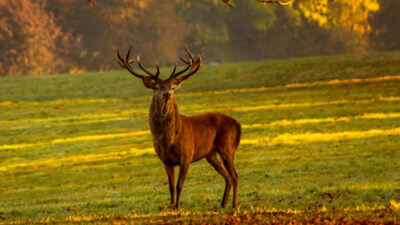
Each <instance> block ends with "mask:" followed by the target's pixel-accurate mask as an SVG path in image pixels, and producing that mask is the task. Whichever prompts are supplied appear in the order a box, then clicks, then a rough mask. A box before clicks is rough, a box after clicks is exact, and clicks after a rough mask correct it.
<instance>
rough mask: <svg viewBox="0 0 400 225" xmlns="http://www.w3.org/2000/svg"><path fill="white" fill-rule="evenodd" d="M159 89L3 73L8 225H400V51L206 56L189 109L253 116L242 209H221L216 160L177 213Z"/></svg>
mask: <svg viewBox="0 0 400 225" xmlns="http://www.w3.org/2000/svg"><path fill="white" fill-rule="evenodd" d="M162 72H164V75H166V74H169V73H170V69H169V68H162ZM151 95H152V92H151V91H149V90H148V89H145V88H144V87H143V85H142V83H141V82H140V81H139V80H138V79H136V78H134V77H132V76H131V75H128V73H127V72H124V71H110V72H98V73H90V72H88V73H84V74H80V75H58V76H38V77H8V78H1V79H0V109H1V110H0V193H1V194H0V223H23V222H44V223H46V222H54V223H74V222H93V223H100V222H105V223H109V222H113V221H114V222H115V221H116V222H119V223H125V222H127V221H135V220H137V221H142V222H143V221H144V222H146V223H150V222H155V223H157V222H166V223H168V222H170V223H175V222H179V221H186V222H193V221H198V222H199V221H200V222H199V223H201V222H207V221H208V222H212V223H214V222H215V223H219V222H221V221H225V222H226V221H227V222H228V223H242V222H249V223H250V222H251V221H253V222H254V221H264V222H274V221H275V222H276V221H286V222H287V219H288V218H289V219H291V220H293V221H295V222H296V221H303V222H304V221H305V222H306V223H307V222H309V223H314V222H315V221H314V220H308V219H307V218H308V217H309V215H310V217H312V218H313V219H316V218H317V219H318V218H319V219H320V220H319V221H320V222H321V221H322V222H321V223H323V218H324V216H325V217H326V218H328V217H332V218H333V217H334V218H336V220H334V221H336V222H338V221H343V218H347V219H348V220H350V221H351V220H360V221H362V220H366V219H368V220H369V221H375V222H376V221H383V222H390V221H391V222H396V221H397V223H399V220H398V218H399V216H400V213H399V210H400V152H399V147H400V52H390V53H377V54H371V55H345V56H330V57H315V58H305V59H291V60H279V61H265V62H249V63H236V64H222V65H218V66H207V65H204V66H203V67H202V68H201V69H200V72H198V74H196V75H195V76H193V77H192V78H191V79H189V80H188V81H187V82H186V83H185V84H184V85H183V87H182V88H181V89H180V90H178V91H177V94H176V99H177V102H178V106H179V109H180V112H181V113H183V114H185V115H194V114H199V113H202V112H207V111H219V112H222V113H226V114H228V115H231V116H233V117H235V118H237V119H238V120H239V121H240V122H241V123H242V126H243V136H242V144H241V145H240V147H239V149H238V151H237V153H236V167H237V170H238V174H239V204H240V208H239V209H238V210H237V211H236V212H233V210H232V209H226V210H221V209H219V208H218V206H219V202H220V200H221V197H222V194H223V188H224V181H223V179H222V177H220V176H219V175H218V174H217V173H216V172H215V171H214V169H212V167H211V166H210V165H208V164H207V162H206V161H204V160H203V161H200V162H197V163H194V164H192V165H191V167H190V168H189V175H188V178H187V180H186V182H185V186H184V190H183V196H182V209H181V211H179V212H169V209H168V207H167V205H168V202H169V191H168V187H167V176H166V173H165V171H164V168H163V166H162V164H161V163H160V161H159V159H158V158H157V157H156V156H155V153H154V150H153V149H152V141H151V140H152V139H151V135H150V133H149V128H148V122H147V112H148V107H149V104H150V99H151ZM230 205H231V202H230ZM344 215H346V216H344ZM321 218H322V219H321ZM315 223H316V222H315Z"/></svg>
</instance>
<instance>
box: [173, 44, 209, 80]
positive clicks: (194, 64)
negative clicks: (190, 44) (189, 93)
mask: <svg viewBox="0 0 400 225" xmlns="http://www.w3.org/2000/svg"><path fill="white" fill-rule="evenodd" d="M185 50H186V52H187V54H188V56H189V59H188V60H185V59H183V58H181V57H179V59H180V60H181V61H182V62H184V63H185V64H187V67H186V68H184V69H183V70H181V71H179V72H177V73H175V72H176V67H177V66H178V64H175V67H174V69H173V71H172V73H171V76H169V78H168V80H170V79H173V78H176V77H178V76H179V75H181V74H183V73H185V72H186V71H187V70H188V69H189V68H190V71H189V73H188V74H186V75H184V76H182V77H179V79H180V80H186V79H187V78H188V77H190V76H192V75H193V74H194V73H196V72H197V70H199V68H200V65H201V61H202V53H201V52H200V53H199V58H198V59H197V60H196V61H195V60H194V59H193V54H192V53H191V52H190V50H189V49H188V48H187V47H186V46H185Z"/></svg>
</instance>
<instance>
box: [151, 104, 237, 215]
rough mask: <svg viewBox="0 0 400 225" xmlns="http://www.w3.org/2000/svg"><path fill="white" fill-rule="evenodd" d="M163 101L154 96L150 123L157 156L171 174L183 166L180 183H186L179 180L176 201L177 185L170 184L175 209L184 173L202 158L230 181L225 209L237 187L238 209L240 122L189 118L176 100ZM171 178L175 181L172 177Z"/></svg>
mask: <svg viewBox="0 0 400 225" xmlns="http://www.w3.org/2000/svg"><path fill="white" fill-rule="evenodd" d="M162 101H163V100H160V101H158V99H157V98H156V97H153V100H152V103H151V106H150V113H149V124H150V129H151V132H152V134H153V145H154V148H155V150H156V153H157V156H158V157H159V158H160V159H161V161H162V162H163V163H164V164H165V167H166V168H167V172H168V170H170V171H171V170H173V167H174V166H178V165H179V166H180V167H181V171H180V177H179V180H182V181H181V182H179V181H178V185H177V190H178V196H177V200H176V202H175V199H174V198H175V190H174V189H175V188H174V186H173V185H174V184H170V186H171V185H172V187H170V189H171V204H172V207H175V208H178V207H179V198H180V192H181V190H182V185H183V180H184V179H185V177H186V173H187V171H186V172H184V170H187V168H188V165H189V163H192V162H195V161H198V160H200V159H202V158H207V160H208V161H209V163H210V164H211V165H212V166H213V167H214V168H216V170H217V171H218V172H219V173H220V174H221V175H222V176H224V178H225V179H226V183H227V184H226V185H227V187H226V189H227V190H225V192H226V193H225V194H224V198H223V201H222V206H223V207H225V206H226V204H227V200H228V195H229V189H230V186H231V185H232V184H233V185H234V199H233V206H234V207H236V206H237V180H238V178H237V173H236V170H235V168H234V165H233V161H234V154H235V150H236V149H237V147H238V146H239V143H240V136H241V127H240V124H239V122H238V121H236V120H235V119H234V118H232V117H230V116H227V115H224V114H220V113H207V114H203V115H198V116H190V117H187V116H184V115H181V114H179V111H178V107H177V105H176V103H175V100H174V98H173V97H172V98H171V99H170V100H168V102H167V103H164V102H162ZM182 166H183V170H182ZM168 175H169V176H174V175H173V174H168ZM181 175H182V176H183V175H185V176H183V177H182V176H181ZM171 179H173V178H172V177H170V180H171ZM235 189H236V191H235ZM225 196H226V197H225Z"/></svg>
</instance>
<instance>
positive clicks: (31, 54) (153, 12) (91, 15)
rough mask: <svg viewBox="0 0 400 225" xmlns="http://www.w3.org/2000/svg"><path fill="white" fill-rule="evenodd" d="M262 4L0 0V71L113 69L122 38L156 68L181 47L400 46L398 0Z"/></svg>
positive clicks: (223, 56)
mask: <svg viewBox="0 0 400 225" xmlns="http://www.w3.org/2000/svg"><path fill="white" fill-rule="evenodd" d="M89 2H91V1H89ZM227 2H228V3H229V4H231V3H232V4H234V8H231V7H227V5H226V3H227ZM263 2H266V1H262V0H255V1H248V0H235V1H233V2H232V1H222V0H201V1H200V0H196V1H195V0H96V1H95V3H92V4H88V1H82V0H13V1H6V0H3V1H0V75H3V76H4V75H23V74H27V75H36V74H55V73H64V72H67V73H77V72H80V71H84V70H110V69H115V68H117V66H118V64H117V63H116V57H115V52H116V49H117V48H118V47H120V48H123V49H126V48H127V47H128V45H130V44H132V45H133V46H134V50H135V53H136V54H139V55H141V56H142V61H143V62H144V63H145V64H147V65H150V64H148V63H150V62H154V61H158V62H159V63H160V65H164V66H165V65H171V64H175V62H177V60H178V57H179V56H180V55H182V54H184V51H183V46H185V45H187V46H188V47H190V49H192V50H193V51H199V50H202V51H203V53H204V55H205V57H204V60H205V63H214V62H216V63H218V62H227V61H251V60H260V59H271V58H288V57H302V56H313V55H328V54H341V53H353V52H358V53H368V52H371V51H381V50H384V51H387V50H398V49H400V38H399V37H400V14H399V13H398V12H399V11H400V1H398V0H352V1H348V0H335V1H331V0H301V1H300V0H299V1H295V2H293V4H290V5H288V6H281V5H279V4H265V3H264V4H263Z"/></svg>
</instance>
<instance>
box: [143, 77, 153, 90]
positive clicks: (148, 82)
mask: <svg viewBox="0 0 400 225" xmlns="http://www.w3.org/2000/svg"><path fill="white" fill-rule="evenodd" d="M142 80H143V84H144V86H146V87H147V88H151V89H153V88H154V83H153V81H151V78H150V77H145V78H143V79H142Z"/></svg>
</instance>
